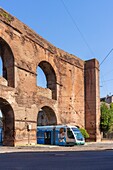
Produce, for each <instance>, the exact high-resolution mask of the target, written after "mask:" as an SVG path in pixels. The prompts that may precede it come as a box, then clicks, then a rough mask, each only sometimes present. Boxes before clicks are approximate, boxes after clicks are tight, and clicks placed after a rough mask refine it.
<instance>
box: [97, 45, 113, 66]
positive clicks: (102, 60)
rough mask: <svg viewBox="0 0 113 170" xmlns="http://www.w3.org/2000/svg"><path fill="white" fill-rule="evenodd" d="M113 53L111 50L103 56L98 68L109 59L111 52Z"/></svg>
mask: <svg viewBox="0 0 113 170" xmlns="http://www.w3.org/2000/svg"><path fill="white" fill-rule="evenodd" d="M112 51H113V48H112V49H111V50H110V52H109V53H108V54H107V55H106V56H105V58H104V59H103V60H102V62H101V63H100V65H99V67H100V66H101V65H102V64H103V62H104V61H105V60H106V59H107V58H108V57H109V55H110V54H111V52H112Z"/></svg>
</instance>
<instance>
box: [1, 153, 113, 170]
mask: <svg viewBox="0 0 113 170" xmlns="http://www.w3.org/2000/svg"><path fill="white" fill-rule="evenodd" d="M0 170H113V151H112V150H106V151H74V152H71V151H70V152H18V153H15V152H14V153H1V154H0Z"/></svg>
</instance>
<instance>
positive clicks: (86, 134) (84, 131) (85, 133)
mask: <svg viewBox="0 0 113 170" xmlns="http://www.w3.org/2000/svg"><path fill="white" fill-rule="evenodd" d="M80 132H81V133H82V135H83V136H84V138H85V139H86V138H89V134H88V132H87V130H86V129H84V128H80Z"/></svg>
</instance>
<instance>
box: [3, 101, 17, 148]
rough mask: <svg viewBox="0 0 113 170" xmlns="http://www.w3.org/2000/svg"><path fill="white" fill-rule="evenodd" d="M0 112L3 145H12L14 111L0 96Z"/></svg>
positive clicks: (13, 137)
mask: <svg viewBox="0 0 113 170" xmlns="http://www.w3.org/2000/svg"><path fill="white" fill-rule="evenodd" d="M0 112H1V114H2V128H3V139H2V141H3V145H4V146H14V142H15V128H14V112H13V109H12V107H11V105H10V104H9V102H8V101H7V100H5V99H3V98H0Z"/></svg>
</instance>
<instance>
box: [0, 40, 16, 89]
mask: <svg viewBox="0 0 113 170" xmlns="http://www.w3.org/2000/svg"><path fill="white" fill-rule="evenodd" d="M0 58H1V60H2V62H1V63H2V76H3V78H4V79H6V80H7V82H8V86H10V87H14V56H13V53H12V50H11V48H10V46H9V45H8V43H7V42H6V41H5V40H3V39H2V38H1V37H0Z"/></svg>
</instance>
